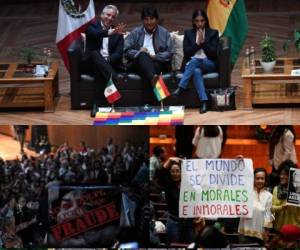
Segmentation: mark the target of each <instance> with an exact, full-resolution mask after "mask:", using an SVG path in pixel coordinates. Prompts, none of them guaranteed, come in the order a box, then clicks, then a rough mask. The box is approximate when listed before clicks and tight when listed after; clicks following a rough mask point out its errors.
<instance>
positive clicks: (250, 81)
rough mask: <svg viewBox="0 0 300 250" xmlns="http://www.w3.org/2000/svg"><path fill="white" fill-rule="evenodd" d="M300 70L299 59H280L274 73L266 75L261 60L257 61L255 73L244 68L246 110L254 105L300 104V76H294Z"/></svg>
mask: <svg viewBox="0 0 300 250" xmlns="http://www.w3.org/2000/svg"><path fill="white" fill-rule="evenodd" d="M299 68H300V59H299V58H278V59H277V61H276V65H275V67H274V69H273V72H272V73H268V74H266V73H264V72H263V68H262V67H261V65H260V61H259V60H255V73H254V74H250V69H249V68H246V67H245V62H244V63H243V67H242V79H243V87H244V93H243V98H244V109H252V104H277V103H283V104H288V103H300V76H299V75H298V76H292V75H291V71H292V70H293V69H299Z"/></svg>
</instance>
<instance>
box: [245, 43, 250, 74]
mask: <svg viewBox="0 0 300 250" xmlns="http://www.w3.org/2000/svg"><path fill="white" fill-rule="evenodd" d="M249 68H250V50H249V49H248V48H247V49H246V53H245V69H249Z"/></svg>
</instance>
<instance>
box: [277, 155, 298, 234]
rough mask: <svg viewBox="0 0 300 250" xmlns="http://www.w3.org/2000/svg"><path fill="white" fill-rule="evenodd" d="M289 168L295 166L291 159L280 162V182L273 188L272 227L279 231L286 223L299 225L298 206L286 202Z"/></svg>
mask: <svg viewBox="0 0 300 250" xmlns="http://www.w3.org/2000/svg"><path fill="white" fill-rule="evenodd" d="M290 168H297V165H295V164H294V163H293V162H292V161H290V160H286V161H284V162H282V163H281V164H280V166H279V168H278V173H279V179H280V183H279V185H277V186H276V187H275V188H274V191H273V200H272V212H273V213H274V214H275V222H274V228H275V229H276V230H277V231H280V229H281V227H282V226H284V225H286V224H292V225H296V226H298V227H299V226H300V207H297V206H294V205H292V204H287V195H288V184H289V183H288V182H289V172H290Z"/></svg>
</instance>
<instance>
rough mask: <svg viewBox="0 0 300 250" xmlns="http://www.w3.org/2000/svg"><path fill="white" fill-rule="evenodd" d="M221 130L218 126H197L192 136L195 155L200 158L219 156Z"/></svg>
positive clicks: (221, 139) (221, 140)
mask: <svg viewBox="0 0 300 250" xmlns="http://www.w3.org/2000/svg"><path fill="white" fill-rule="evenodd" d="M222 142H223V131H222V128H221V127H220V126H217V125H211V126H210V125H207V126H199V127H198V128H197V129H196V131H195V135H194V138H193V141H192V143H193V145H194V146H195V147H196V151H195V153H196V155H197V157H198V158H202V159H215V158H219V156H220V155H221V151H222Z"/></svg>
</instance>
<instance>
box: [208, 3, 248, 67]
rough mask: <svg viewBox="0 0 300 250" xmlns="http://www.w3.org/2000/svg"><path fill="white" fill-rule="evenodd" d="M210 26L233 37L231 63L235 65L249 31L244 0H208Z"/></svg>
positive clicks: (222, 33)
mask: <svg viewBox="0 0 300 250" xmlns="http://www.w3.org/2000/svg"><path fill="white" fill-rule="evenodd" d="M207 16H208V19H209V24H210V27H211V28H213V29H216V30H218V31H219V32H220V33H221V35H224V36H226V37H230V38H231V64H232V66H234V64H235V62H236V60H237V58H238V56H239V52H240V50H241V49H242V47H243V44H244V42H245V40H246V37H247V33H248V21H247V15H246V8H245V2H244V0H208V5H207Z"/></svg>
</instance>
